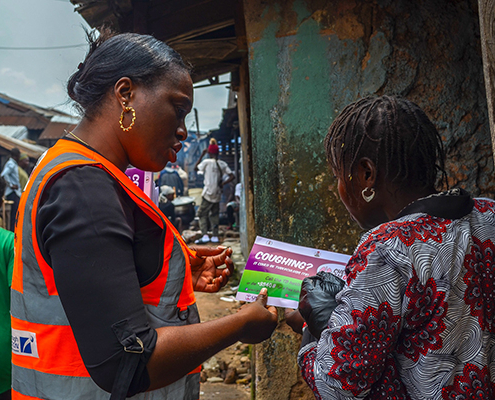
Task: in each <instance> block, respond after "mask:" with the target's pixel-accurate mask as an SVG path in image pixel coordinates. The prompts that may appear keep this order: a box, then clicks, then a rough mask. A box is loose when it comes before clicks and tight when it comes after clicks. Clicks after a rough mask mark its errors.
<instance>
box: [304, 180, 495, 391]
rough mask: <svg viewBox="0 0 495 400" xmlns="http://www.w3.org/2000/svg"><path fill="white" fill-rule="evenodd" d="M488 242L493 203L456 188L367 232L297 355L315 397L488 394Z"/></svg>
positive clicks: (491, 324) (494, 259)
mask: <svg viewBox="0 0 495 400" xmlns="http://www.w3.org/2000/svg"><path fill="white" fill-rule="evenodd" d="M494 242H495V202H493V201H492V200H488V199H474V200H473V199H472V198H471V197H470V196H469V195H468V194H467V193H466V192H464V191H461V190H458V189H457V190H453V191H449V192H445V193H442V194H440V195H434V196H430V197H428V198H425V199H421V200H418V201H417V202H415V203H413V205H411V206H408V207H406V209H405V210H404V211H403V212H401V214H400V216H399V218H398V219H396V220H394V221H391V222H388V223H385V224H382V225H380V226H378V227H376V228H374V229H372V230H370V231H369V232H367V233H366V235H365V236H363V238H362V240H361V242H360V244H359V245H358V247H357V249H356V251H355V252H354V255H353V257H352V258H351V259H350V261H349V263H348V265H347V269H346V273H347V285H346V287H345V288H344V289H343V290H342V291H341V292H340V293H339V294H337V296H336V299H337V301H338V303H339V305H338V306H337V308H336V309H335V311H334V312H333V314H332V316H331V318H330V320H329V329H326V330H325V331H323V333H322V335H321V338H320V340H319V341H318V342H316V341H311V340H309V343H306V344H305V345H303V347H302V348H301V350H300V352H299V357H298V360H299V365H300V366H301V370H302V374H303V377H304V378H305V380H306V382H307V383H308V384H309V386H310V387H311V388H312V389H313V391H314V393H315V396H316V398H322V399H356V398H359V399H369V400H371V399H373V400H375V399H380V400H382V399H383V400H384V399H396V400H398V399H411V400H412V399H414V400H416V399H418V400H419V399H429V400H430V399H444V400H450V399H456V400H461V399H495V383H494V382H495V346H494V344H495V319H494V318H495V300H494V296H495V291H494V282H495V255H494V253H495V244H494ZM306 342H308V340H306Z"/></svg>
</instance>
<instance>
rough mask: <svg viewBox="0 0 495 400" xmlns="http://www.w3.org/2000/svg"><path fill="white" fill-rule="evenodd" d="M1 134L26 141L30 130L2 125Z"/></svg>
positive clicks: (17, 126) (23, 127)
mask: <svg viewBox="0 0 495 400" xmlns="http://www.w3.org/2000/svg"><path fill="white" fill-rule="evenodd" d="M0 134H1V135H4V136H8V137H11V138H14V139H19V140H22V139H26V138H27V137H28V129H27V128H26V127H25V126H20V125H15V126H5V125H0Z"/></svg>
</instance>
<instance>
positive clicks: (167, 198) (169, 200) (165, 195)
mask: <svg viewBox="0 0 495 400" xmlns="http://www.w3.org/2000/svg"><path fill="white" fill-rule="evenodd" d="M174 199H175V191H174V188H172V187H170V186H167V185H163V186H162V187H160V202H159V203H158V207H159V208H160V211H161V212H162V213H163V214H165V216H166V217H167V218H168V219H169V221H170V222H172V224H173V225H174V226H175V228H176V229H177V231H178V232H179V233H182V219H181V218H180V217H176V216H175V205H174V203H173V200H174Z"/></svg>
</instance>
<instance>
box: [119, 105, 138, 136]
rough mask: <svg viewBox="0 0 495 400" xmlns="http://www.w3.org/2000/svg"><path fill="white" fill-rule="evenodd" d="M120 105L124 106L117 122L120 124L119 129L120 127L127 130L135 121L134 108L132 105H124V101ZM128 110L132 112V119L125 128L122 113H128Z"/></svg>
mask: <svg viewBox="0 0 495 400" xmlns="http://www.w3.org/2000/svg"><path fill="white" fill-rule="evenodd" d="M122 105H123V106H124V109H123V110H122V114H120V121H119V124H120V129H122V130H123V131H124V132H127V131H130V130H131V129H132V127H133V126H134V122H136V110H134V108H132V107H126V105H125V102H124V103H122ZM129 111H130V112H132V120H131V124H130V125H129V126H128V127H127V128H125V127H124V124H123V122H124V114H125V113H128V112H129Z"/></svg>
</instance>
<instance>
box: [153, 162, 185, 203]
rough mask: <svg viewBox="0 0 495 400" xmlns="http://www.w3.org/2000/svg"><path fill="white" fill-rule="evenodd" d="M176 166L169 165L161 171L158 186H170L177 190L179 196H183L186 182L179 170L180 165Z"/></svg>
mask: <svg viewBox="0 0 495 400" xmlns="http://www.w3.org/2000/svg"><path fill="white" fill-rule="evenodd" d="M174 164H175V163H174ZM174 164H173V163H168V164H167V166H166V167H165V168H163V170H161V171H160V175H159V177H158V180H157V186H158V187H162V186H164V185H166V186H170V187H172V188H174V189H175V194H176V195H177V196H183V195H184V180H183V178H182V177H181V176H180V174H179V170H178V168H177V167H178V165H177V166H176V165H174Z"/></svg>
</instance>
